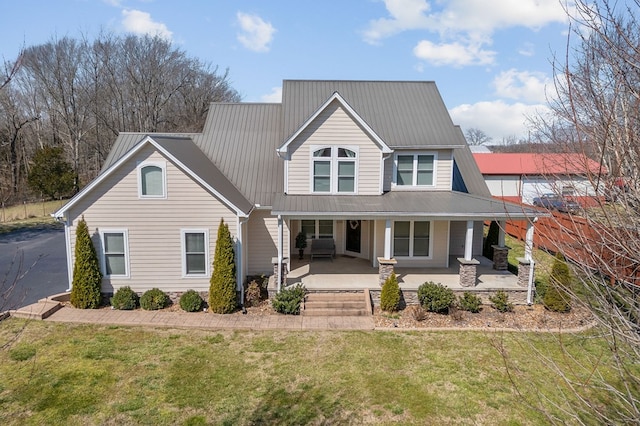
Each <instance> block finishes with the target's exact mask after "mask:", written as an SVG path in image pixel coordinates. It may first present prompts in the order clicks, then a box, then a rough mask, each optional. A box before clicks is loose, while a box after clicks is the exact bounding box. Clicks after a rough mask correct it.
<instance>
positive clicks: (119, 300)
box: [111, 286, 140, 311]
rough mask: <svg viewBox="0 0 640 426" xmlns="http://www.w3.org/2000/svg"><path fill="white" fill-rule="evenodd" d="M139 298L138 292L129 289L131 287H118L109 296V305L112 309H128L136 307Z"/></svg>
mask: <svg viewBox="0 0 640 426" xmlns="http://www.w3.org/2000/svg"><path fill="white" fill-rule="evenodd" d="M139 302H140V298H139V297H138V294H137V293H136V292H135V291H133V290H131V287H129V286H124V287H120V288H119V289H118V290H117V291H116V293H115V294H114V295H113V297H112V298H111V306H112V307H113V309H121V310H125V311H130V310H132V309H135V308H137V307H138V303H139Z"/></svg>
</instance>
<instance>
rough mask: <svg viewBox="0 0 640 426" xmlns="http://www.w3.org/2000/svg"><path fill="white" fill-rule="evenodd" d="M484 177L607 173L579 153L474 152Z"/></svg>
mask: <svg viewBox="0 0 640 426" xmlns="http://www.w3.org/2000/svg"><path fill="white" fill-rule="evenodd" d="M473 157H474V159H475V161H476V163H477V164H478V167H479V168H480V171H481V172H482V174H485V175H544V174H548V175H586V174H588V173H595V174H598V173H605V168H604V167H602V166H600V164H598V162H597V161H593V160H592V159H590V158H589V157H587V156H586V155H583V154H579V153H563V154H557V153H489V154H487V153H474V154H473Z"/></svg>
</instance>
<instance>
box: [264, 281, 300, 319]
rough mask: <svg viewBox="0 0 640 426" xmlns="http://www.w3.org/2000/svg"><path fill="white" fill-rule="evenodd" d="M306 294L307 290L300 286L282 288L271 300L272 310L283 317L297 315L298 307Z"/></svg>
mask: <svg viewBox="0 0 640 426" xmlns="http://www.w3.org/2000/svg"><path fill="white" fill-rule="evenodd" d="M306 294H307V289H306V288H305V287H304V286H303V285H302V284H297V285H295V286H293V287H289V288H284V289H282V290H280V292H279V293H278V294H276V296H275V297H274V298H273V302H271V304H272V305H273V309H275V311H276V312H279V313H281V314H285V315H299V314H300V305H302V301H303V300H304V296H305V295H306Z"/></svg>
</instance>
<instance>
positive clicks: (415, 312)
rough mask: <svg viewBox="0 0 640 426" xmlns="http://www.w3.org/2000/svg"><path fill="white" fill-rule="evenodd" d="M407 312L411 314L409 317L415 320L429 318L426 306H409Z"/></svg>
mask: <svg viewBox="0 0 640 426" xmlns="http://www.w3.org/2000/svg"><path fill="white" fill-rule="evenodd" d="M406 312H407V314H408V315H409V318H411V319H412V320H414V321H418V322H419V321H424V320H425V319H427V311H425V310H424V308H423V307H422V306H420V305H412V306H409V307H408V308H407V309H406Z"/></svg>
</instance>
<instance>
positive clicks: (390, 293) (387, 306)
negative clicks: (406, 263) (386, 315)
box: [380, 272, 400, 312]
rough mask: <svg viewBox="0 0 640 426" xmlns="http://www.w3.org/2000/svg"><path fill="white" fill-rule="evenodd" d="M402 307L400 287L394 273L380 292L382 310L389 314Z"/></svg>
mask: <svg viewBox="0 0 640 426" xmlns="http://www.w3.org/2000/svg"><path fill="white" fill-rule="evenodd" d="M399 306H400V285H398V278H397V277H396V274H395V272H393V273H392V274H391V275H390V276H389V278H387V279H386V280H385V281H384V284H382V291H381V292H380V309H382V310H383V311H387V312H395V311H397V310H398V307H399Z"/></svg>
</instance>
